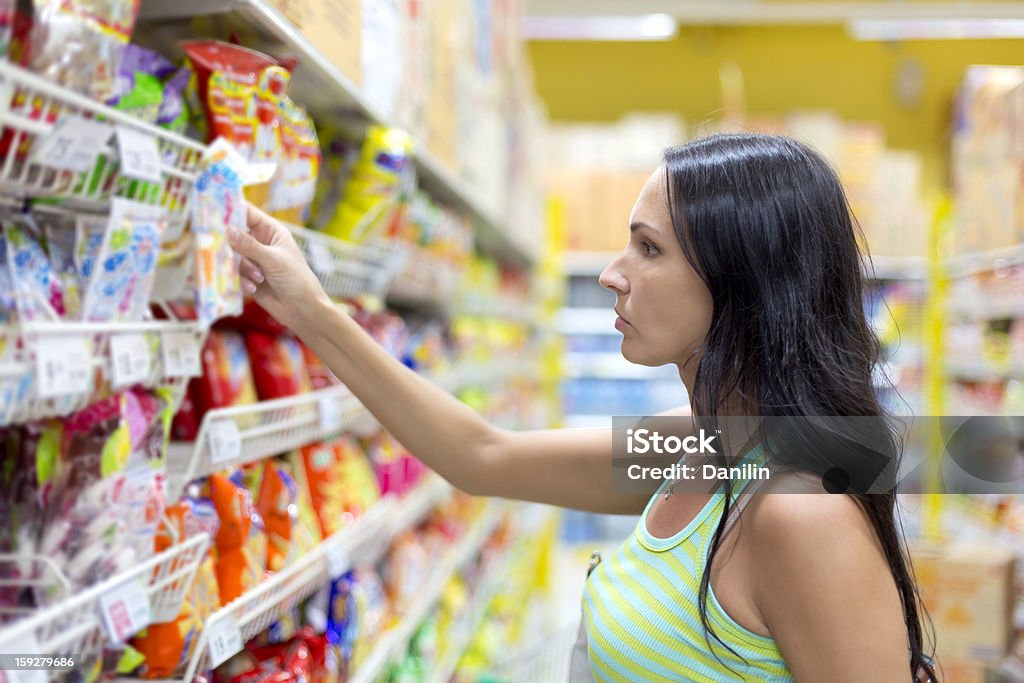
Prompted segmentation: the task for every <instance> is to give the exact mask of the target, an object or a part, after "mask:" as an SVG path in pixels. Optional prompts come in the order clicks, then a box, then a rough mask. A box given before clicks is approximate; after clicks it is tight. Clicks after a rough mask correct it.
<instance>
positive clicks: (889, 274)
mask: <svg viewBox="0 0 1024 683" xmlns="http://www.w3.org/2000/svg"><path fill="white" fill-rule="evenodd" d="M864 275H865V277H867V278H868V279H870V280H927V279H928V259H927V258H925V257H924V256H872V257H871V270H870V271H868V270H867V269H865V273H864Z"/></svg>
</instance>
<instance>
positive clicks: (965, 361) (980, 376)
mask: <svg viewBox="0 0 1024 683" xmlns="http://www.w3.org/2000/svg"><path fill="white" fill-rule="evenodd" d="M944 368H945V371H946V374H947V375H949V376H951V377H955V378H957V379H964V380H1001V379H1024V363H1011V364H1007V365H997V364H995V363H991V362H989V361H986V360H984V359H982V358H957V357H955V356H953V357H949V358H947V359H946V361H945V364H944Z"/></svg>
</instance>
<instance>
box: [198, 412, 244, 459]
mask: <svg viewBox="0 0 1024 683" xmlns="http://www.w3.org/2000/svg"><path fill="white" fill-rule="evenodd" d="M206 438H207V442H208V444H209V446H210V461H211V462H212V463H213V464H214V465H219V464H221V463H226V462H232V461H235V460H238V457H239V456H240V455H241V454H242V435H241V434H240V433H239V432H238V425H237V424H235V421H234V420H220V421H218V422H213V423H211V424H210V425H209V427H208V428H207V431H206Z"/></svg>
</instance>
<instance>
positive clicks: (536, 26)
mask: <svg viewBox="0 0 1024 683" xmlns="http://www.w3.org/2000/svg"><path fill="white" fill-rule="evenodd" d="M677 30H678V26H677V25H676V20H675V19H673V18H672V17H671V16H669V15H667V14H644V15H640V16H632V17H588V16H579V17H542V16H534V17H524V18H523V37H524V38H526V39H527V40H670V39H671V38H674V37H675V35H676V31H677Z"/></svg>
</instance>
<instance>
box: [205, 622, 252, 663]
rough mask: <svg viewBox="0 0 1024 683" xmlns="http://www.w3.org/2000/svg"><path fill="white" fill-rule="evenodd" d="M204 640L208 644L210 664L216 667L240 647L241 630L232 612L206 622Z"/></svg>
mask: <svg viewBox="0 0 1024 683" xmlns="http://www.w3.org/2000/svg"><path fill="white" fill-rule="evenodd" d="M206 642H207V643H209V645H210V666H211V667H213V668H217V667H218V666H220V665H221V664H223V663H224V662H226V661H228V659H230V658H231V656H232V655H234V654H235V653H237V652H239V651H240V650H241V649H242V645H243V643H242V630H241V629H240V628H238V622H237V621H236V620H235V616H234V615H233V614H225V615H224V617H223V618H221V619H217V620H216V621H213V622H212V623H211V622H208V623H207V626H206Z"/></svg>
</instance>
